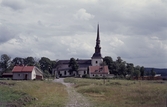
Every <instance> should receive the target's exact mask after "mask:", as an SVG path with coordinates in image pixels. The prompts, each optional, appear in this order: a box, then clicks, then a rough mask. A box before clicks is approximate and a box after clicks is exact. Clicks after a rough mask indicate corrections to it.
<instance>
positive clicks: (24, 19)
mask: <svg viewBox="0 0 167 107" xmlns="http://www.w3.org/2000/svg"><path fill="white" fill-rule="evenodd" d="M0 1H1V2H0V13H1V15H0V54H3V53H6V54H9V55H11V57H13V58H14V57H18V56H21V57H27V56H33V57H38V58H40V57H42V56H45V57H49V58H50V59H52V60H56V59H70V58H71V57H75V58H80V59H81V58H91V56H92V54H93V53H94V47H95V39H96V30H97V24H98V22H99V24H100V38H101V47H102V55H103V57H104V56H111V57H112V58H113V59H114V60H115V59H116V58H117V56H121V57H122V59H123V60H125V61H127V62H131V63H134V64H135V65H143V66H149V67H166V65H167V59H166V57H167V37H166V35H167V30H166V29H167V19H166V14H167V2H165V0H151V1H148V0H143V1H142V2H141V1H132V0H126V1H125V0H120V1H118V0H103V1H102V0H101V1H100V0H79V1H78V0H70V1H69V0H61V1H57V0H47V1H46V0H33V1H32V0H31V1H30V0H0ZM4 35H5V36H4Z"/></svg>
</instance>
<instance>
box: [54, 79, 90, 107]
mask: <svg viewBox="0 0 167 107" xmlns="http://www.w3.org/2000/svg"><path fill="white" fill-rule="evenodd" d="M54 82H59V83H62V84H64V85H65V86H66V87H67V88H66V89H67V92H68V99H69V101H68V103H67V104H66V107H90V103H89V102H88V100H87V99H86V98H85V97H84V96H82V95H81V94H79V93H77V92H76V91H75V90H74V88H73V87H72V86H71V85H72V84H71V83H65V82H64V79H63V78H60V79H55V80H54Z"/></svg>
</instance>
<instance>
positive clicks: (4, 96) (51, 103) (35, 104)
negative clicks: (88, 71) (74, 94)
mask: <svg viewBox="0 0 167 107" xmlns="http://www.w3.org/2000/svg"><path fill="white" fill-rule="evenodd" d="M0 82H6V83H14V84H15V85H13V86H10V85H2V84H1V85H0V104H1V103H6V104H7V103H18V102H21V101H22V102H25V101H26V100H28V99H32V100H28V101H27V103H26V107H63V106H65V104H66V101H67V98H68V93H67V92H66V90H65V86H64V85H62V84H59V83H53V82H51V81H7V80H0Z"/></svg>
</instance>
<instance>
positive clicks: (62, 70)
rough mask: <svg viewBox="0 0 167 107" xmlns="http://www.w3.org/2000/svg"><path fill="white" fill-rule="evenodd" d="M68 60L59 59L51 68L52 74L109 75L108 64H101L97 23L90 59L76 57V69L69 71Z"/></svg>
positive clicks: (63, 75) (61, 75) (76, 75)
mask: <svg viewBox="0 0 167 107" xmlns="http://www.w3.org/2000/svg"><path fill="white" fill-rule="evenodd" d="M69 62H70V60H59V61H58V62H57V64H56V67H55V68H54V69H53V70H52V74H54V75H55V76H56V77H57V76H58V77H69V76H75V77H84V76H89V77H107V76H109V69H108V66H106V65H103V57H102V55H101V47H100V34H99V24H98V26H97V38H96V45H95V52H94V54H93V56H92V57H91V59H76V62H77V64H78V71H73V74H71V73H70V72H69V70H70V67H69V66H68V65H69Z"/></svg>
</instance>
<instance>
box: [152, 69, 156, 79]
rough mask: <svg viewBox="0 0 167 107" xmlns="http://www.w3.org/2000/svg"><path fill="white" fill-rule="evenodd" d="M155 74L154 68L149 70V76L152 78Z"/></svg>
mask: <svg viewBox="0 0 167 107" xmlns="http://www.w3.org/2000/svg"><path fill="white" fill-rule="evenodd" d="M155 74H156V72H155V71H154V68H152V69H151V76H152V77H154V76H155Z"/></svg>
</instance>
